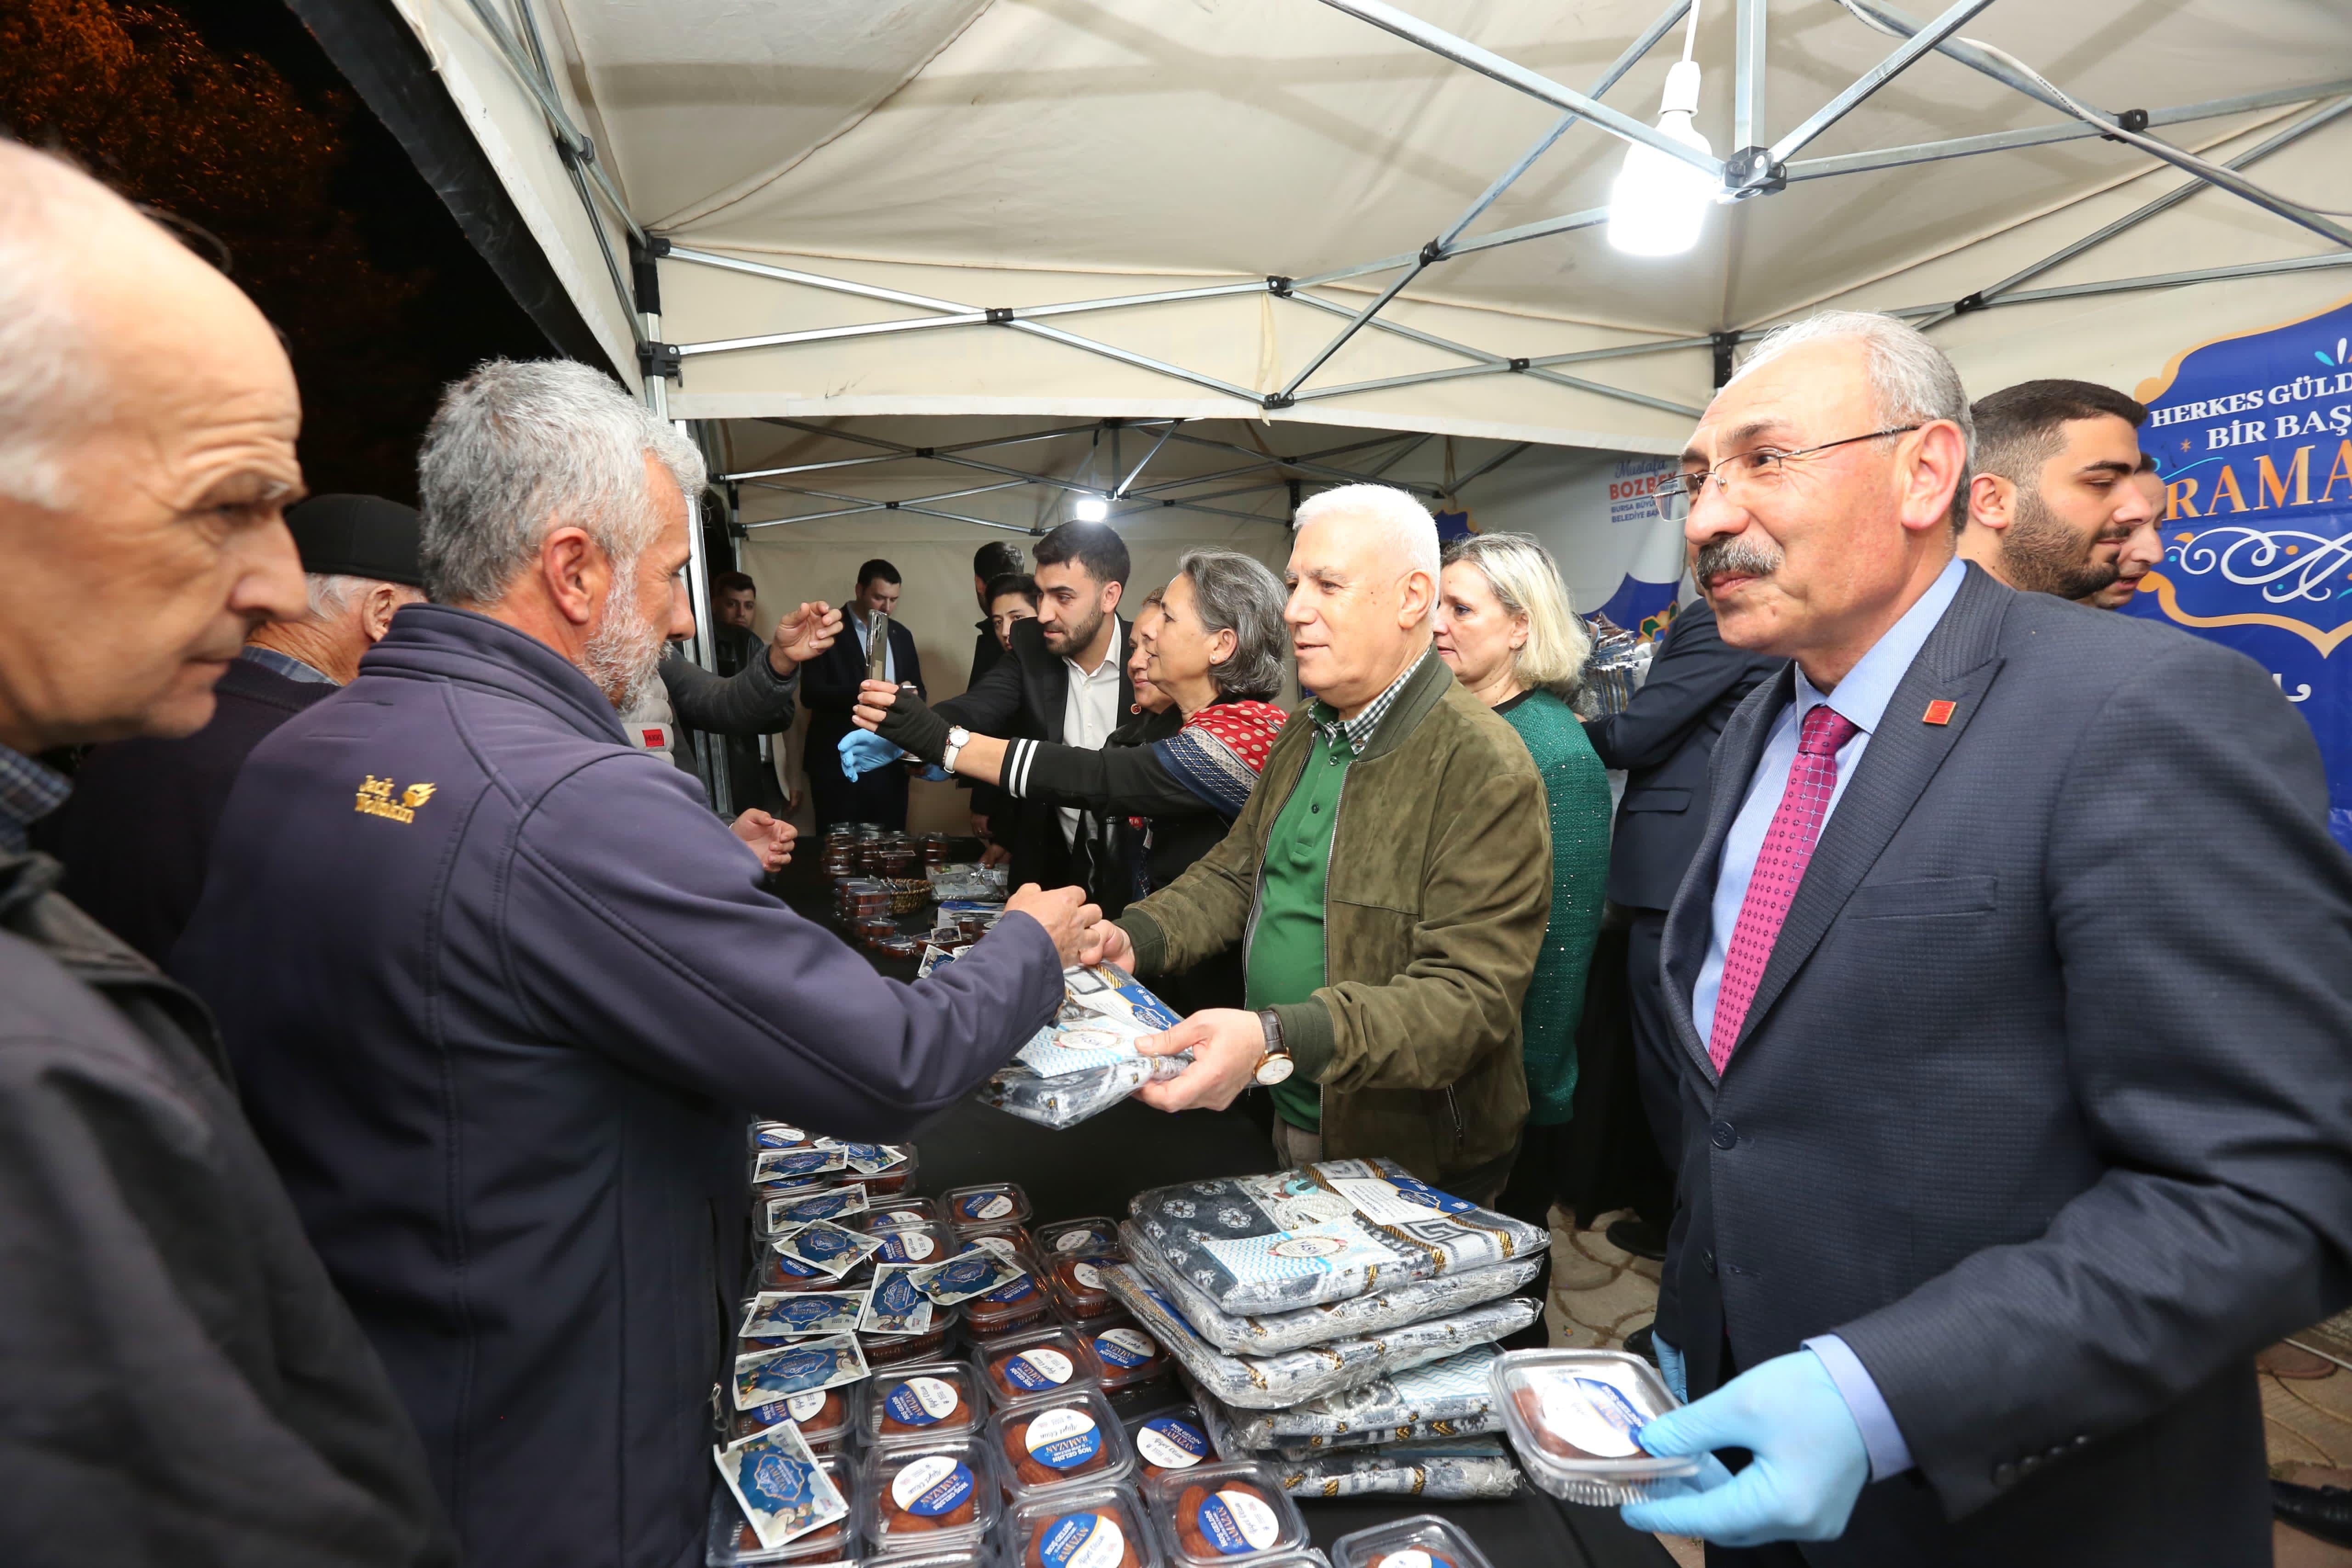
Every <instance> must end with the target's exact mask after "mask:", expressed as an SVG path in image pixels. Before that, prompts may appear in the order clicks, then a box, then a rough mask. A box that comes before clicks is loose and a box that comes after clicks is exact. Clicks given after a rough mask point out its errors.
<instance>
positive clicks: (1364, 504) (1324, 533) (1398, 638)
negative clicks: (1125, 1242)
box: [1112, 485, 1551, 1202]
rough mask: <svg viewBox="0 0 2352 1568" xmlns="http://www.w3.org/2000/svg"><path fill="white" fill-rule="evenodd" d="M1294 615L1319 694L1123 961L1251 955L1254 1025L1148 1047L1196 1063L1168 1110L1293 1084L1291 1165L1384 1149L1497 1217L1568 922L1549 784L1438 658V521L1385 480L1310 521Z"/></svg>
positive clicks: (1288, 1123)
mask: <svg viewBox="0 0 2352 1568" xmlns="http://www.w3.org/2000/svg"><path fill="white" fill-rule="evenodd" d="M1296 526H1297V537H1296V539H1295V540H1294V541H1293V542H1292V544H1291V551H1290V567H1289V570H1288V572H1287V573H1286V579H1287V581H1288V582H1289V584H1290V600H1289V603H1288V605H1286V607H1285V609H1284V612H1283V618H1284V619H1285V621H1286V622H1287V623H1288V625H1289V626H1290V638H1291V647H1292V648H1293V650H1294V651H1295V652H1296V653H1297V658H1298V679H1299V682H1300V684H1302V685H1304V686H1307V687H1308V688H1310V689H1313V690H1314V691H1315V692H1316V693H1317V700H1316V701H1315V702H1314V703H1312V704H1311V705H1310V706H1308V707H1307V708H1306V709H1304V710H1301V711H1299V712H1298V713H1296V714H1294V715H1293V716H1292V717H1291V720H1290V722H1289V723H1288V724H1287V725H1286V726H1284V728H1283V731H1282V733H1281V735H1280V736H1279V737H1278V738H1277V739H1276V742H1275V743H1274V746H1273V749H1272V751H1271V752H1269V753H1268V755H1267V757H1266V762H1265V770H1264V772H1263V773H1261V774H1260V775H1259V778H1258V783H1257V787H1256V788H1255V790H1253V791H1252V792H1251V795H1250V797H1249V804H1248V805H1244V807H1243V808H1242V813H1241V816H1239V817H1238V818H1237V819H1236V820H1235V821H1234V825H1233V827H1232V829H1231V830H1230V831H1229V832H1228V833H1227V834H1226V835H1225V837H1224V839H1223V842H1222V843H1221V844H1219V845H1218V846H1217V847H1215V848H1213V849H1212V850H1210V851H1209V852H1208V854H1206V855H1205V856H1203V857H1202V858H1200V859H1199V860H1197V861H1195V862H1194V863H1193V864H1192V867H1191V868H1190V869H1188V870H1186V871H1185V872H1184V874H1183V875H1182V876H1181V877H1179V878H1177V879H1175V881H1173V882H1171V883H1170V884H1169V885H1168V886H1167V887H1165V888H1163V889H1160V890H1159V891H1158V892H1155V893H1153V894H1151V895H1150V897H1148V898H1145V899H1143V900H1139V901H1138V902H1136V903H1134V904H1131V905H1129V907H1128V909H1127V911H1126V912H1125V913H1124V914H1123V915H1121V916H1120V917H1119V918H1118V922H1117V925H1116V926H1115V928H1114V929H1116V930H1117V931H1119V932H1120V933H1121V937H1122V938H1123V939H1124V940H1123V941H1121V940H1119V939H1114V941H1113V944H1112V945H1113V948H1114V950H1115V951H1118V952H1125V953H1127V954H1129V956H1131V958H1132V961H1133V963H1134V964H1135V968H1136V973H1139V974H1141V975H1147V976H1148V975H1152V974H1157V973H1161V972H1163V971H1171V972H1181V971H1183V970H1187V969H1190V968H1192V966H1193V965H1194V964H1197V963H1201V962H1202V960H1204V959H1207V958H1210V957H1213V955H1215V954H1217V953H1219V952H1223V951H1224V950H1225V949H1227V948H1229V947H1232V946H1234V945H1235V944H1236V943H1246V947H1245V950H1244V953H1243V963H1244V1000H1243V1005H1242V1007H1240V1008H1211V1009H1207V1010H1204V1011H1202V1012H1199V1013H1195V1014H1193V1015H1192V1016H1191V1017H1189V1018H1187V1019H1185V1020H1184V1022H1183V1023H1182V1024H1181V1026H1178V1027H1176V1028H1174V1029H1171V1030H1169V1031H1168V1032H1167V1033H1166V1034H1163V1035H1160V1036H1157V1037H1154V1038H1153V1039H1152V1040H1151V1041H1150V1042H1147V1044H1146V1046H1145V1049H1147V1050H1149V1051H1152V1052H1155V1053H1172V1052H1175V1051H1180V1050H1187V1049H1189V1050H1192V1052H1194V1053H1195V1055H1194V1059H1193V1065H1192V1067H1190V1068H1186V1069H1185V1071H1184V1072H1183V1073H1182V1074H1181V1076H1180V1077H1177V1078H1174V1079H1170V1080H1169V1081H1167V1082H1165V1083H1161V1084H1155V1085H1152V1086H1150V1087H1148V1088H1146V1089H1144V1090H1142V1097H1143V1098H1144V1099H1145V1100H1147V1101H1149V1102H1150V1103H1151V1104H1154V1105H1157V1106H1159V1107H1160V1109H1161V1110H1185V1109H1188V1108H1190V1107H1192V1106H1196V1105H1206V1106H1213V1107H1219V1108H1222V1107H1223V1106H1225V1105H1229V1104H1231V1103H1232V1101H1233V1100H1234V1096H1235V1095H1237V1094H1239V1093H1240V1092H1241V1091H1242V1090H1243V1089H1246V1088H1248V1087H1249V1085H1250V1084H1251V1083H1252V1082H1253V1081H1255V1082H1258V1083H1263V1084H1265V1085H1267V1086H1268V1087H1269V1088H1270V1089H1272V1090H1273V1097H1274V1105H1275V1113H1276V1121H1275V1126H1274V1145H1275V1154H1276V1158H1277V1159H1278V1160H1280V1161H1281V1163H1283V1164H1285V1165H1296V1164H1298V1163H1302V1162H1305V1161H1309V1160H1321V1159H1327V1158H1328V1159H1346V1158H1351V1157H1355V1156H1360V1155H1367V1154H1385V1155H1388V1156H1390V1157H1391V1158H1392V1159H1395V1160H1398V1161H1400V1162H1402V1163H1403V1164H1404V1165H1405V1166H1407V1167H1408V1168H1409V1169H1411V1170H1412V1173H1414V1174H1415V1175H1417V1176H1420V1177H1421V1178H1422V1179H1423V1180H1424V1181H1428V1182H1434V1183H1438V1184H1443V1185H1444V1186H1445V1187H1447V1188H1448V1189H1450V1190H1451V1191H1453V1192H1454V1193H1456V1194H1459V1195H1460V1196H1463V1197H1465V1198H1470V1199H1472V1200H1474V1201H1477V1202H1486V1201H1488V1200H1490V1199H1492V1198H1493V1197H1495V1196H1496V1194H1499V1193H1500V1192H1501V1190H1502V1187H1503V1183H1504V1181H1505V1179H1506V1178H1507V1176H1508V1175H1509V1174H1510V1169H1511V1162H1512V1159H1513V1157H1514V1156H1515V1155H1516V1153H1517V1149H1518V1142H1519V1131H1520V1128H1521V1126H1522V1125H1523V1124H1524V1123H1525V1121H1527V1114H1528V1085H1527V1075H1526V1073H1525V1071H1524V1070H1523V1069H1522V1067H1521V1063H1520V1059H1519V1003H1520V1000H1521V998H1522V997H1523V996H1524V995H1525V994H1526V993H1527V988H1528V977H1529V976H1530V975H1531V974H1532V973H1534V971H1535V962H1536V954H1537V952H1538V950H1539V949H1540V948H1541V946H1542V943H1543V932H1544V922H1545V921H1546V920H1547V919H1548V918H1549V915H1550V912H1551V874H1550V872H1551V831H1550V826H1549V819H1548V817H1547V816H1546V814H1545V811H1544V799H1543V783H1542V780H1541V779H1540V778H1539V777H1538V775H1537V773H1536V771H1535V764H1534V763H1532V762H1531V761H1529V759H1528V749H1527V747H1526V746H1525V745H1524V744H1522V743H1521V742H1520V741H1519V738H1518V735H1517V732H1516V731H1513V730H1512V729H1511V727H1510V726H1509V725H1508V724H1507V723H1506V722H1504V721H1502V720H1501V719H1499V718H1497V717H1496V715H1495V712H1494V710H1492V709H1490V708H1488V707H1487V706H1486V704H1485V703H1484V702H1482V701H1480V700H1478V699H1476V698H1475V697H1473V696H1472V695H1471V694H1470V693H1469V692H1467V691H1465V690H1464V689H1463V688H1462V686H1461V684H1460V683H1459V682H1457V681H1456V680H1455V679H1454V675H1453V672H1452V671H1451V670H1449V669H1448V668H1446V667H1445V663H1444V660H1442V659H1440V658H1438V657H1437V656H1436V655H1435V654H1434V653H1433V652H1432V651H1431V647H1430V636H1431V626H1430V614H1431V611H1432V610H1433V608H1434V607H1435V605H1436V603H1437V572H1438V552H1437V527H1436V524H1435V522H1434V521H1433V520H1432V519H1431V517H1430V515H1429V513H1428V512H1427V511H1426V510H1424V509H1423V507H1422V505H1421V503H1420V502H1419V501H1416V500H1413V499H1412V497H1411V496H1409V495H1407V494H1405V492H1403V491H1402V490H1398V489H1390V488H1389V487H1387V486H1385V485H1349V486H1347V487H1345V488H1343V489H1335V490H1327V491H1325V492H1324V493H1322V494H1321V495H1318V496H1316V497H1314V498H1312V499H1311V500H1308V501H1307V503H1306V504H1305V505H1304V506H1301V507H1300V508H1299V509H1298V513H1297V524H1296Z"/></svg>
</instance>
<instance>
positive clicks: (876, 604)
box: [801, 560, 1018, 886]
mask: <svg viewBox="0 0 2352 1568" xmlns="http://www.w3.org/2000/svg"><path fill="white" fill-rule="evenodd" d="M897 608H898V568H897V567H896V566H893V565H891V564H890V563H888V562H887V561H881V560H875V561H868V562H866V563H865V564H864V565H862V566H860V567H858V569H857V596H856V598H855V599H854V600H852V601H851V603H850V605H849V607H848V609H847V610H845V612H844V613H843V615H842V622H843V625H842V628H841V632H842V635H841V636H840V637H836V638H835V639H834V644H833V647H832V648H831V650H830V651H828V652H826V653H824V655H822V656H820V657H818V658H814V659H811V660H810V661H809V662H808V664H807V666H806V667H805V668H803V670H802V679H801V699H802V700H803V701H805V702H806V703H807V704H808V710H809V732H808V750H807V751H806V752H805V753H803V765H804V766H805V767H806V768H807V770H808V781H809V793H810V794H811V795H814V796H815V797H816V826H817V831H819V832H823V831H824V829H826V828H828V827H830V826H833V825H834V824H835V823H836V822H878V823H880V824H881V825H882V826H884V827H887V828H891V829H894V830H895V829H901V828H904V827H905V826H907V772H906V770H905V769H904V768H899V767H887V768H877V769H875V770H873V771H871V772H868V773H864V774H861V775H858V776H855V777H853V776H851V775H850V774H847V773H844V772H843V771H842V766H841V754H840V750H839V747H840V742H841V738H842V737H843V736H844V735H847V734H851V733H854V732H856V731H854V730H853V727H852V725H851V724H850V721H849V715H850V710H852V709H854V708H856V706H857V687H858V683H859V682H860V681H863V680H864V679H866V637H867V635H868V631H867V628H869V627H870V626H873V625H874V623H875V619H876V617H877V616H887V617H888V619H889V626H890V655H889V666H888V669H889V678H890V679H892V680H895V681H897V682H898V684H900V685H901V686H906V685H912V686H913V687H914V688H915V689H916V691H917V693H918V694H919V693H920V692H921V691H922V689H923V661H922V660H921V659H920V658H918V657H917V656H916V653H915V637H914V634H913V633H912V632H909V631H908V629H907V628H906V627H905V626H901V625H900V624H899V623H898V618H897V616H893V615H892V614H891V612H892V611H894V610H896V609H897ZM1017 885H1018V884H1016V886H1017Z"/></svg>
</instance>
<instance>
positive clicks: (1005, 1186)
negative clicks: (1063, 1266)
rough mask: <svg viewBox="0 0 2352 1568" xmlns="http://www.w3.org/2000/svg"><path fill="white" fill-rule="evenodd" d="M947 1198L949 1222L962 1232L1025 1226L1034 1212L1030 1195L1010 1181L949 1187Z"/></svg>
mask: <svg viewBox="0 0 2352 1568" xmlns="http://www.w3.org/2000/svg"><path fill="white" fill-rule="evenodd" d="M944 1201H945V1204H946V1206H947V1211H948V1224H949V1225H950V1226H954V1227H955V1228H956V1229H957V1230H959V1231H974V1230H1003V1229H1007V1228H1010V1227H1011V1226H1024V1225H1027V1224H1028V1223H1029V1216H1030V1215H1031V1214H1032V1213H1033V1212H1034V1211H1033V1210H1032V1209H1031V1208H1030V1206H1029V1194H1026V1193H1024V1192H1023V1191H1022V1190H1021V1189H1020V1187H1019V1186H1017V1185H1015V1184H1013V1183H1011V1182H989V1183H984V1184H981V1185H979V1186H973V1187H950V1188H949V1189H948V1190H947V1194H946V1197H945V1200H944Z"/></svg>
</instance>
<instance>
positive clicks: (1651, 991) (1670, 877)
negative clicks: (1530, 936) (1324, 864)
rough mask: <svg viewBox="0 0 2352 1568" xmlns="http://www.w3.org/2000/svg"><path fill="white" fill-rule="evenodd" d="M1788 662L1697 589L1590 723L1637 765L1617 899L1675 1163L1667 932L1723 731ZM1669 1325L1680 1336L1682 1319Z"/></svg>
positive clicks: (1624, 808) (1645, 1053) (1644, 1067)
mask: <svg viewBox="0 0 2352 1568" xmlns="http://www.w3.org/2000/svg"><path fill="white" fill-rule="evenodd" d="M1786 662H1787V660H1785V659H1778V658H1768V657H1766V656H1765V655H1763V654H1758V653H1750V652H1748V650H1747V649H1745V648H1737V647H1731V646H1730V645H1729V644H1727V643H1726V642H1725V641H1724V640H1723V637H1722V636H1721V634H1720V633H1718V632H1717V630H1716V627H1715V611H1714V609H1713V608H1712V607H1710V606H1709V605H1708V604H1707V602H1706V600H1705V599H1696V600H1694V601H1692V602H1691V603H1690V604H1688V605H1684V606H1683V608H1682V611H1681V613H1680V614H1678V615H1676V616H1675V618H1674V621H1673V622H1672V623H1671V624H1670V625H1669V626H1667V628H1666V630H1665V631H1664V633H1662V634H1661V635H1660V636H1659V638H1658V641H1657V646H1656V647H1655V649H1654V652H1653V654H1652V657H1651V659H1650V673H1649V675H1648V677H1647V678H1646V679H1643V682H1642V689H1640V690H1638V691H1636V692H1634V693H1633V700H1632V701H1630V702H1628V703H1627V704H1626V705H1625V708H1624V710H1623V711H1622V712H1618V713H1612V714H1610V715H1609V716H1608V717H1607V718H1604V719H1590V720H1587V721H1585V725H1584V734H1585V738H1586V739H1587V740H1589V741H1591V742H1592V749H1593V751H1594V752H1598V753H1599V754H1600V757H1601V765H1602V766H1604V767H1612V768H1622V769H1624V770H1625V773H1626V779H1625V794H1624V797H1623V798H1622V799H1621V800H1620V801H1619V802H1618V803H1617V826H1616V828H1615V832H1614V836H1613V837H1612V838H1611V840H1610V846H1609V901H1610V902H1611V903H1612V904H1615V905H1616V906H1617V907H1618V908H1620V909H1622V910H1624V911H1625V912H1626V914H1627V915H1628V916H1629V917H1630V919H1629V920H1628V921H1627V925H1626V932H1625V977H1626V987H1627V990H1628V992H1629V993H1630V994H1631V1000H1632V1003H1633V1006H1632V1008H1631V1015H1632V1021H1633V1070H1634V1076H1635V1078H1636V1079H1638V1081H1639V1082H1640V1085H1641V1090H1642V1107H1643V1110H1645V1111H1647V1112H1648V1115H1649V1122H1650V1131H1652V1133H1653V1134H1654V1135H1655V1137H1656V1139H1657V1142H1658V1147H1659V1148H1660V1149H1661V1150H1663V1151H1665V1152H1666V1159H1667V1162H1668V1163H1669V1165H1670V1166H1671V1164H1672V1162H1673V1160H1674V1151H1675V1149H1677V1148H1679V1147H1680V1138H1679V1136H1678V1134H1677V1133H1676V1131H1675V1097H1676V1095H1677V1093H1678V1092H1679V1091H1678V1090H1677V1089H1676V1087H1675V1078H1676V1071H1675V1057H1676V1055H1677V1051H1676V1047H1675V1044H1674V1029H1673V1026H1672V1025H1671V1024H1670V1023H1669V1022H1668V1020H1667V1013H1666V994H1665V988H1664V983H1663V982H1662V980H1661V979H1660V976H1659V973H1658V944H1659V939H1660V937H1661V936H1662V935H1663V934H1664V931H1665V929H1666V910H1667V909H1668V908H1669V907H1670V906H1671V905H1672V904H1673V903H1674V901H1675V889H1676V888H1678V887H1680V886H1682V880H1683V873H1684V872H1685V870H1687V869H1688V868H1689V867H1690V862H1691V857H1692V856H1693V855H1694V854H1696V852H1697V850H1698V841H1699V837H1700V836H1701V835H1702V834H1704V833H1705V832H1706V805H1707V793H1706V763H1707V758H1708V757H1709V756H1711V755H1712V754H1713V753H1714V751H1715V742H1716V737H1717V736H1718V735H1720V734H1722V733H1723V726H1724V724H1725V723H1726V722H1727V721H1728V720H1729V719H1730V718H1731V713H1732V710H1734V709H1736V708H1738V706H1739V704H1740V703H1741V701H1743V700H1745V699H1746V698H1747V696H1748V693H1749V692H1750V691H1753V690H1755V689H1756V688H1757V686H1758V685H1759V683H1761V682H1762V681H1765V680H1767V679H1770V678H1771V677H1772V676H1773V675H1774V674H1776V673H1778V672H1779V670H1780V668H1781V666H1782V665H1784V664H1785V663H1786ZM1652 1180H1653V1182H1654V1180H1655V1178H1652ZM1673 1207H1674V1205H1673V1202H1672V1200H1671V1198H1668V1199H1666V1200H1665V1201H1664V1202H1662V1203H1660V1204H1658V1205H1657V1207H1656V1212H1654V1213H1653V1212H1651V1211H1650V1209H1648V1208H1647V1207H1645V1208H1644V1209H1643V1214H1642V1217H1643V1219H1644V1220H1646V1221H1649V1222H1651V1224H1652V1225H1655V1226H1664V1222H1665V1220H1666V1218H1667V1216H1668V1215H1671V1214H1672V1213H1673ZM1621 1223H1622V1222H1621ZM1611 1228H1612V1230H1614V1229H1615V1228H1616V1227H1615V1226H1612V1227H1611ZM1652 1234H1658V1233H1656V1232H1653V1233H1652ZM1628 1239H1635V1238H1632V1237H1628ZM1621 1245H1622V1242H1621ZM1654 1255H1655V1254H1654V1252H1653V1256H1654ZM1662 1319H1663V1314H1662ZM1665 1332H1666V1334H1667V1337H1668V1338H1669V1340H1671V1339H1672V1338H1673V1329H1672V1327H1671V1324H1669V1326H1668V1327H1667V1329H1666V1330H1665Z"/></svg>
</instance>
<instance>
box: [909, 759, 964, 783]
mask: <svg viewBox="0 0 2352 1568" xmlns="http://www.w3.org/2000/svg"><path fill="white" fill-rule="evenodd" d="M898 754H899V755H900V756H904V755H906V753H905V752H899V753H898ZM916 776H917V777H919V778H926V779H929V780H930V781H931V783H933V784H945V783H947V782H948V780H950V779H951V778H953V777H954V776H955V775H954V774H953V773H949V772H948V771H947V769H945V768H943V767H941V766H940V764H939V763H924V764H923V771H922V772H921V773H919V774H917V775H916Z"/></svg>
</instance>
